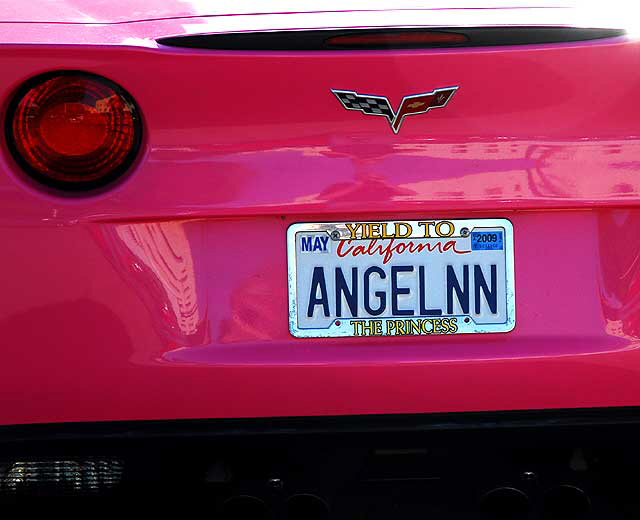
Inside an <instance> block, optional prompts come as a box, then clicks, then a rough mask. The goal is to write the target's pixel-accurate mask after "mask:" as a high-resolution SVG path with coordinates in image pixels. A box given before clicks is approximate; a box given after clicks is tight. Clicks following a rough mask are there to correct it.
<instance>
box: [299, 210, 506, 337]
mask: <svg viewBox="0 0 640 520" xmlns="http://www.w3.org/2000/svg"><path fill="white" fill-rule="evenodd" d="M287 254H288V270H289V328H290V330H291V334H292V335H293V336H296V337H299V338H320V337H341V336H342V337H344V336H431V335H441V334H471V333H491V332H509V331H511V330H513V328H514V327H515V287H514V269H513V227H512V225H511V222H509V221H508V220H506V219H469V220H427V219H425V220H415V221H413V220H412V221H385V222H333V223H300V224H292V225H291V226H290V227H289V229H288V231H287Z"/></svg>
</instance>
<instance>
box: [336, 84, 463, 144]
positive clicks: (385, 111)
mask: <svg viewBox="0 0 640 520" xmlns="http://www.w3.org/2000/svg"><path fill="white" fill-rule="evenodd" d="M458 88H459V87H447V88H438V89H435V90H433V91H432V92H427V93H426V94H415V95H413V96H405V97H404V98H403V99H402V102H401V103H400V107H399V108H398V111H397V112H394V110H393V108H391V104H390V103H389V100H388V99H387V98H386V97H384V96H366V95H362V94H358V93H357V92H354V91H352V90H334V89H331V92H333V93H334V94H335V96H336V97H337V98H338V100H339V101H340V103H342V106H343V107H344V108H346V109H347V110H359V111H360V112H363V113H364V114H366V115H368V116H384V117H386V118H387V120H388V121H389V124H390V125H391V130H393V133H394V134H397V133H398V132H399V131H400V126H401V125H402V121H403V120H404V118H405V116H412V115H417V114H424V113H426V112H428V111H429V110H431V109H432V108H443V107H445V106H446V105H447V103H448V102H449V101H450V100H451V98H452V97H453V95H454V94H455V92H456V90H458Z"/></svg>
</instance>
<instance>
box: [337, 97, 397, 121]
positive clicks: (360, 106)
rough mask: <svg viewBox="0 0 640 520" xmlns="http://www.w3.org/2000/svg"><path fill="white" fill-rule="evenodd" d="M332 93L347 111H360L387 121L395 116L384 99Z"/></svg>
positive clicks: (387, 101)
mask: <svg viewBox="0 0 640 520" xmlns="http://www.w3.org/2000/svg"><path fill="white" fill-rule="evenodd" d="M333 93H334V94H335V95H336V96H337V97H338V99H339V100H340V102H341V103H342V105H343V106H344V108H346V109H347V110H360V111H362V112H364V113H365V114H367V115H371V116H385V117H386V118H387V119H389V121H391V120H392V119H393V117H394V115H395V114H394V113H393V109H392V108H391V105H389V100H388V99H387V98H386V97H380V96H360V95H358V94H356V93H355V92H348V91H340V90H334V91H333Z"/></svg>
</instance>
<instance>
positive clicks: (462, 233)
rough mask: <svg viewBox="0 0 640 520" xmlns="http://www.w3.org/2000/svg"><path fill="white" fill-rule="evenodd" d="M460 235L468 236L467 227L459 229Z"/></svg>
mask: <svg viewBox="0 0 640 520" xmlns="http://www.w3.org/2000/svg"><path fill="white" fill-rule="evenodd" d="M460 236H463V237H468V236H469V228H466V227H463V228H462V229H461V230H460Z"/></svg>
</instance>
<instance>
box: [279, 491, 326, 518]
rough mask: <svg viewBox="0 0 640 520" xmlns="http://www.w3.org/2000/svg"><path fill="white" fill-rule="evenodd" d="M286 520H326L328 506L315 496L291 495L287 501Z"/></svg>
mask: <svg viewBox="0 0 640 520" xmlns="http://www.w3.org/2000/svg"><path fill="white" fill-rule="evenodd" d="M287 519H288V520H328V519H329V505H328V504H327V503H326V502H325V501H324V500H323V499H322V498H320V497H319V496H316V495H310V494H300V495H292V496H291V497H289V499H288V500H287Z"/></svg>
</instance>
